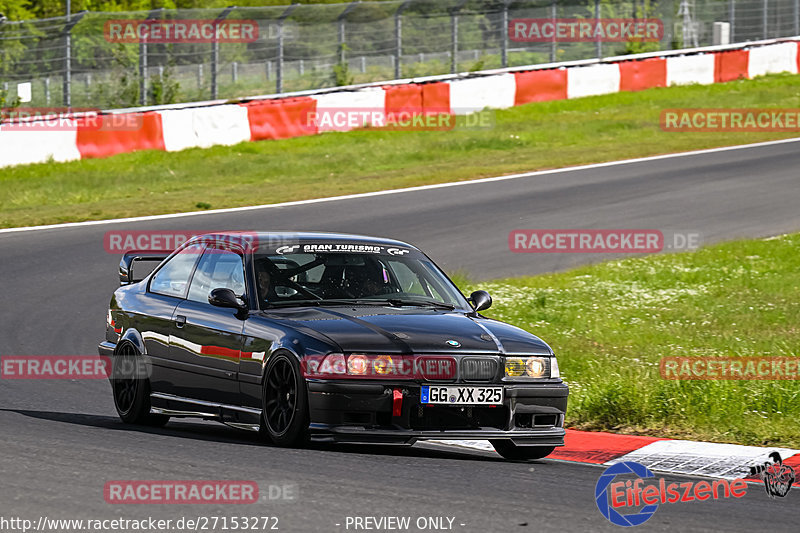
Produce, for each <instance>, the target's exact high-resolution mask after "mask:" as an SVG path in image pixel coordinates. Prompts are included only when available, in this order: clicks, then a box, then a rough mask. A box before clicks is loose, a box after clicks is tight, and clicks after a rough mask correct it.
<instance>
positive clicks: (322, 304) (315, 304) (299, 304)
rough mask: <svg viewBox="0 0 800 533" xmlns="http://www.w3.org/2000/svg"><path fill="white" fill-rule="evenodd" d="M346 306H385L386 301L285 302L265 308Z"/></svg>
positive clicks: (274, 303)
mask: <svg viewBox="0 0 800 533" xmlns="http://www.w3.org/2000/svg"><path fill="white" fill-rule="evenodd" d="M329 305H330V306H347V305H379V306H385V305H387V301H386V300H366V299H364V300H361V299H329V300H286V301H278V302H270V303H267V308H268V309H270V308H276V307H302V306H309V307H325V306H329Z"/></svg>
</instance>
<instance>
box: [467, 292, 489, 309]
mask: <svg viewBox="0 0 800 533" xmlns="http://www.w3.org/2000/svg"><path fill="white" fill-rule="evenodd" d="M469 301H470V303H472V307H474V308H475V312H478V311H483V310H484V309H489V308H490V307H491V306H492V297H491V296H489V293H488V292H486V291H475V292H473V293H472V294H470V295H469Z"/></svg>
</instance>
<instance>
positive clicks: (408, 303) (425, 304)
mask: <svg viewBox="0 0 800 533" xmlns="http://www.w3.org/2000/svg"><path fill="white" fill-rule="evenodd" d="M386 301H387V302H389V303H390V304H392V305H393V306H395V307H403V306H419V307H436V308H439V309H448V310H450V311H452V310H453V309H455V308H456V306H455V305H453V304H446V303H444V302H434V301H432V300H403V299H400V298H389V299H388V300H386Z"/></svg>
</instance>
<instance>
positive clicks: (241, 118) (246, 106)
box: [0, 40, 800, 167]
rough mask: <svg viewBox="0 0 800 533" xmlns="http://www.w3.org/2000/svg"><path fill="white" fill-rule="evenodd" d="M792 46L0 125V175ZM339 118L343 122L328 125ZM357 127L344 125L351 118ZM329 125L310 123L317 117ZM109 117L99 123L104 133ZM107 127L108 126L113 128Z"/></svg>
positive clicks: (769, 53) (309, 131)
mask: <svg viewBox="0 0 800 533" xmlns="http://www.w3.org/2000/svg"><path fill="white" fill-rule="evenodd" d="M799 44H800V41H798V40H783V41H781V40H772V41H761V42H758V43H743V44H740V45H733V46H724V47H708V48H698V49H694V50H681V51H673V52H660V53H655V54H639V55H631V56H623V57H617V58H609V59H606V60H603V61H599V62H598V61H594V60H589V61H579V62H573V63H565V64H553V65H544V66H540V67H529V68H525V67H522V68H514V69H505V70H502V71H487V72H476V73H470V74H459V75H455V76H439V77H433V78H423V79H420V80H407V81H397V82H384V83H382V84H380V83H378V84H370V85H365V86H360V87H352V88H343V89H341V90H334V91H331V90H325V91H318V92H305V93H297V94H294V95H287V96H286V97H278V98H263V99H262V98H253V99H250V100H249V101H246V102H243V103H240V104H230V103H219V102H212V103H205V104H204V103H197V104H195V105H194V107H189V106H186V105H182V106H176V107H177V108H173V109H169V108H165V107H164V106H161V107H158V108H146V109H140V110H136V111H132V112H131V113H122V114H120V113H116V114H114V115H113V116H114V117H116V119H117V122H119V120H118V119H119V118H120V117H122V118H128V119H132V120H123V121H122V122H123V123H126V124H130V123H131V122H134V123H138V124H140V127H139V128H135V129H131V128H127V129H126V128H122V129H117V128H114V127H113V124H111V123H109V127H101V128H96V127H94V128H92V127H85V126H82V125H81V123H80V121H77V122H76V126H75V127H73V128H71V129H70V128H66V129H63V130H58V131H55V130H54V131H50V130H46V131H43V130H41V129H40V130H37V131H15V130H14V129H8V128H5V129H4V128H3V126H2V125H0V167H2V166H9V165H19V164H27V163H42V162H47V161H51V160H52V161H71V160H75V159H82V158H90V157H107V156H110V155H114V154H118V153H125V152H133V151H137V150H148V149H152V150H166V151H169V152H174V151H178V150H184V149H186V148H207V147H210V146H216V145H233V144H237V143H240V142H244V141H258V140H268V139H286V138H290V137H297V136H302V135H314V134H317V133H323V132H329V131H350V130H353V129H356V128H361V127H365V126H369V125H370V124H371V123H372V119H371V117H375V116H378V115H379V116H381V117H386V116H387V114H388V115H391V114H392V113H396V112H400V111H403V112H408V111H409V110H411V111H412V112H416V113H447V112H451V113H456V114H467V113H472V112H476V111H480V110H482V109H486V108H490V109H505V108H509V107H513V106H517V105H524V104H528V103H531V102H543V101H549V100H561V99H566V98H581V97H584V96H594V95H601V94H610V93H616V92H619V91H639V90H643V89H649V88H652V87H666V86H670V85H685V84H691V83H699V84H711V83H721V82H727V81H733V80H737V79H743V78H752V77H754V76H760V75H763V74H771V73H779V72H790V73H793V74H796V73H798V70H799V67H798V60H799V59H800V56H799V55H798V45H799ZM337 110H341V111H344V113H342V114H341V116H343V117H345V118H346V120H344V121H342V122H336V121H335V120H333V121H331V120H330V119H331V118H334V119H335V118H336V117H338V116H339V115H336V116H332V115H330V112H333V111H337ZM359 111H361V112H363V113H362V114H361V115H360V118H357V119H356V120H354V119H353V117H354V116H355V117H358V116H359ZM325 112H328V114H327V115H325V118H327V119H328V120H325V121H318V122H314V120H313V119H314V117H318V116H319V115H321V114H324V113H325ZM109 116H112V115H104V116H103V117H104V118H102V121H103V123H104V124H105V123H106V122H107V121H108V120H109V119H108V117H109ZM115 123H116V122H115Z"/></svg>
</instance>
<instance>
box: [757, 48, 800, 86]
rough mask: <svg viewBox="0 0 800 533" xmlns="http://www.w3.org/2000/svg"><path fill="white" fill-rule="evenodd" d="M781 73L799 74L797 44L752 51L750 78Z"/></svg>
mask: <svg viewBox="0 0 800 533" xmlns="http://www.w3.org/2000/svg"><path fill="white" fill-rule="evenodd" d="M780 72H792V73H795V74H796V73H797V43H780V44H773V45H768V46H759V47H757V48H753V49H751V50H750V62H749V64H748V71H747V74H748V76H749V77H751V78H754V77H756V76H763V75H764V74H778V73H780Z"/></svg>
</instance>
